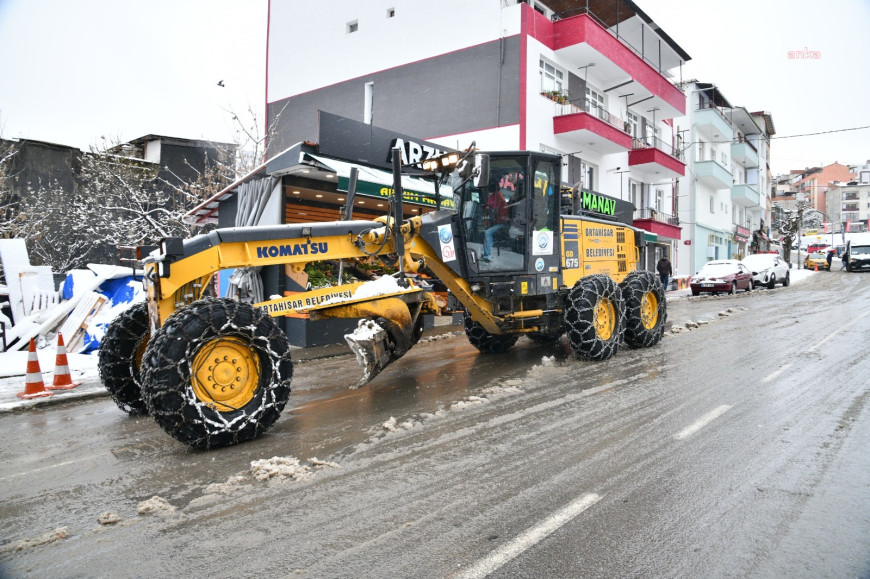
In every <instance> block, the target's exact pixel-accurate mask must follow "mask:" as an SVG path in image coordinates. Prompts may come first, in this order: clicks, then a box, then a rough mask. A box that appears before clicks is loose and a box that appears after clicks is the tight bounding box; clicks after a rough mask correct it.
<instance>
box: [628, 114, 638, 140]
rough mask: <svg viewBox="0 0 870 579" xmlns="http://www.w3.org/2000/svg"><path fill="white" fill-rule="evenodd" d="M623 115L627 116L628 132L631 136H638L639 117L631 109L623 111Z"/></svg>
mask: <svg viewBox="0 0 870 579" xmlns="http://www.w3.org/2000/svg"><path fill="white" fill-rule="evenodd" d="M625 116H626V117H628V126H629V128H630V130H629V134H630V135H631V136H632V137H639V136H640V135H639V132H640V119H639V118H638V117H637V115H636V114H634V113H633V112H631V111H625Z"/></svg>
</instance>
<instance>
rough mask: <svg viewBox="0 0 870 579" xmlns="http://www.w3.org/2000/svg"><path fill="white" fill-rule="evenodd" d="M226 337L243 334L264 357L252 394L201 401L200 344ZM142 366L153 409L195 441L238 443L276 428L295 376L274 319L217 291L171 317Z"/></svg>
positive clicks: (172, 429)
mask: <svg viewBox="0 0 870 579" xmlns="http://www.w3.org/2000/svg"><path fill="white" fill-rule="evenodd" d="M221 337H235V338H237V339H240V340H242V341H243V342H245V343H246V344H248V345H250V346H251V347H252V348H253V349H254V350H256V352H257V354H258V356H259V358H260V385H259V386H258V388H257V391H256V392H255V393H254V397H253V399H252V400H251V401H250V402H248V403H247V404H246V405H245V406H244V407H243V408H239V409H236V410H232V411H229V412H220V411H218V410H217V409H216V408H215V407H214V405H213V404H211V403H207V402H203V401H201V400H199V399H198V398H197V397H196V395H195V394H194V392H193V388H192V386H191V378H190V377H191V372H192V368H191V364H192V362H193V360H194V358H195V356H196V353H197V351H198V350H199V348H200V347H202V345H203V344H205V343H207V342H209V341H211V340H213V339H215V338H221ZM142 367H143V371H144V376H145V380H144V387H143V398H144V399H145V404H146V405H147V407H148V411H149V412H150V413H151V414H152V415H153V416H154V419H155V420H156V421H157V423H158V424H159V425H160V426H161V428H163V429H164V430H166V432H167V433H169V434H170V435H171V436H172V437H174V438H176V439H177V440H180V441H181V442H184V443H186V444H188V445H190V446H193V447H196V448H214V447H219V446H229V445H233V444H237V443H239V442H244V441H246V440H251V439H253V438H256V437H258V436H260V435H261V434H262V433H263V432H265V431H266V430H268V429H269V428H271V427H272V425H273V424H274V423H275V421H276V420H277V419H278V417H279V416H280V414H281V411H282V410H283V409H284V406H285V404H286V403H287V399H288V397H289V394H290V381H291V379H292V377H293V363H292V361H291V359H290V344H289V341H288V340H287V336H286V334H285V333H284V332H283V331H282V330H281V329H280V328H279V327H278V325H277V324H276V323H275V322H274V320H272V318H271V317H269V315H268V314H267V313H266V312H265V311H263V310H261V309H259V308H254V307H253V306H250V305H249V304H243V303H239V302H235V301H231V300H226V299H220V298H206V299H203V300H200V301H198V302H195V303H193V304H191V305H190V306H187V307H185V308H184V309H182V310H179V311H178V312H176V313H175V314H173V315H172V316H170V317H169V318H168V319H167V320H166V323H164V325H163V326H162V327H161V328H160V330H159V331H158V332H157V333H156V335H155V336H154V338H153V339H152V340H151V343H150V344H149V346H148V350H147V351H146V352H145V357H144V358H143V361H142ZM276 377H277V379H276ZM264 384H266V387H265V388H264V387H263V385H264Z"/></svg>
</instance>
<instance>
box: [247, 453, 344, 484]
mask: <svg viewBox="0 0 870 579" xmlns="http://www.w3.org/2000/svg"><path fill="white" fill-rule="evenodd" d="M309 462H310V463H311V464H312V466H308V465H304V464H301V463H300V462H299V459H298V458H296V457H294V456H273V457H272V458H264V459H261V460H254V461H252V462H251V476H252V477H254V479H255V480H258V481H261V482H262V481H267V480H270V479H273V478H276V479H278V480H284V479H286V478H291V479H293V480H296V481H306V480H311V479H313V478H314V475H315V473H316V471H318V470H322V469H324V468H341V467H340V466H339V465H338V464H336V463H334V462H327V461H325V460H319V459H318V458H317V457H314V458H311V459H309Z"/></svg>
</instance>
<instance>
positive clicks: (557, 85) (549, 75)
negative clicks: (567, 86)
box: [540, 59, 564, 92]
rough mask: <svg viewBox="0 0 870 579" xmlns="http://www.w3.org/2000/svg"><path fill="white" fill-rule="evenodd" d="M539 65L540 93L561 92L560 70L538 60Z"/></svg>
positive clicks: (561, 78)
mask: <svg viewBox="0 0 870 579" xmlns="http://www.w3.org/2000/svg"><path fill="white" fill-rule="evenodd" d="M540 64H541V92H550V91H558V92H562V87H563V82H562V81H563V78H564V74H563V73H562V71H561V70H559V69H558V68H556V67H555V66H553V65H552V64H550V63H549V62H544V59H541V60H540Z"/></svg>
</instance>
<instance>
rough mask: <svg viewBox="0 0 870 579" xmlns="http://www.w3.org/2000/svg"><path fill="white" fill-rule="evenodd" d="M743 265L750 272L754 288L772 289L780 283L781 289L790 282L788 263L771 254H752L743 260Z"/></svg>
mask: <svg viewBox="0 0 870 579" xmlns="http://www.w3.org/2000/svg"><path fill="white" fill-rule="evenodd" d="M743 265H745V266H746V267H748V268H749V271H751V272H752V285H753V286H754V287H758V286H766V287H768V288H769V289H773V288H774V287H775V286H776V284H778V283H781V284H782V285H783V287H785V286H787V285H788V284H789V282H790V279H789V273H788V263H786V262H785V261H784V260H783V259H782V258H781V257H779V256H778V255H776V254H773V253H753V254H752V255H747V256H746V257H744V258H743Z"/></svg>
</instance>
